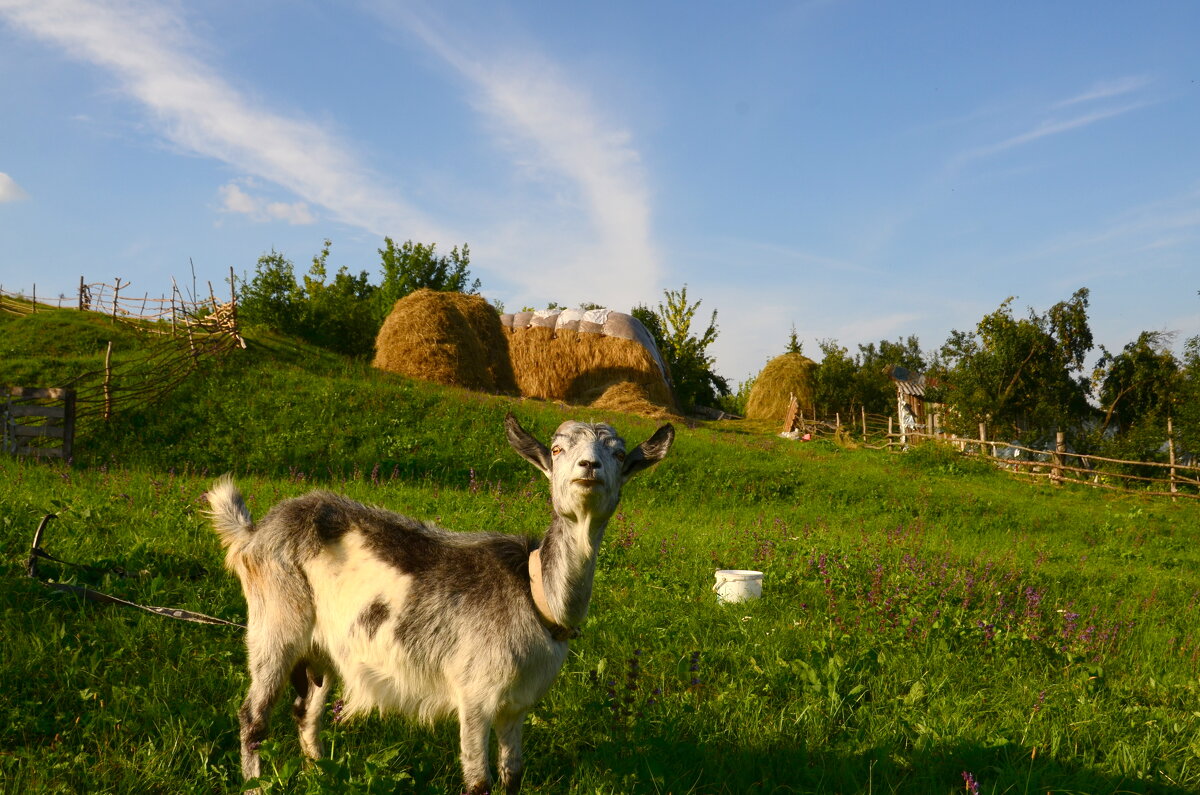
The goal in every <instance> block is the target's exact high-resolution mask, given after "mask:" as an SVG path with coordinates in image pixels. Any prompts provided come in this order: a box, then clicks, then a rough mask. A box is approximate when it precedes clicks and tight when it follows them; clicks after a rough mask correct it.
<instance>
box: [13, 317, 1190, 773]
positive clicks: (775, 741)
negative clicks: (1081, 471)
mask: <svg viewBox="0 0 1200 795" xmlns="http://www.w3.org/2000/svg"><path fill="white" fill-rule="evenodd" d="M64 312H65V311H64ZM47 314H48V315H53V314H55V313H47ZM78 317H79V316H78V315H73V316H72V317H70V318H59V319H57V320H55V321H54V323H48V321H47V320H45V319H43V320H42V321H34V322H43V323H47V325H46V326H45V327H38V328H37V329H35V330H34V331H30V328H29V327H28V326H22V325H20V324H24V323H26V322H28V321H29V319H28V318H18V319H7V318H5V319H0V334H2V335H3V336H4V340H5V341H4V344H3V345H2V346H0V348H2V350H0V352H3V353H4V354H5V357H4V358H3V359H0V382H2V381H10V382H11V381H13V380H17V379H19V382H20V383H22V384H23V385H34V384H33V383H31V380H32V379H48V378H52V377H56V375H57V374H60V373H61V372H62V371H63V369H64V364H63V362H64V361H66V360H67V359H68V358H70V360H71V361H72V362H75V363H76V365H77V366H79V367H81V368H82V367H85V365H86V362H87V361H89V357H92V356H93V355H94V354H95V352H94V351H93V350H92V349H91V347H89V346H93V345H99V346H103V344H104V339H103V337H104V334H103V329H92V332H93V333H92V335H91V336H90V337H85V336H80V335H78V334H77V335H75V336H72V337H71V340H73V341H71V340H64V341H61V342H56V343H55V346H52V347H53V349H54V350H60V354H59V356H58V358H54V357H50V358H47V357H44V356H42V355H41V353H34V352H35V351H39V348H37V347H36V346H35V343H36V344H40V343H41V342H43V341H44V340H45V339H46V337H47V335H48V334H50V333H51V332H49V331H47V330H46V329H47V328H49V327H50V326H53V325H56V324H57V325H60V326H62V327H65V328H76V326H77V324H78V323H80V322H82V321H79V320H78V319H77V318H78ZM72 333H74V332H72ZM26 339H28V340H30V342H29V343H28V344H29V346H30V347H27V348H25V347H21V345H22V344H24V343H22V342H20V341H22V340H26ZM88 340H91V341H90V342H88ZM128 344H130V345H136V341H133V340H131V341H129V342H128ZM102 350H103V349H102V348H101V354H102ZM37 385H47V384H44V383H39V384H37ZM508 410H513V411H514V412H515V413H517V415H518V416H519V418H520V419H521V421H522V423H523V424H525V426H526V427H528V428H530V429H531V430H533V431H534V432H535V433H536V434H537V435H539V436H542V437H545V436H547V435H548V433H549V431H550V430H552V429H553V428H554V427H555V426H556V425H557V424H558V422H560V421H561V420H562V419H563V418H565V417H581V418H588V419H592V418H595V419H607V420H610V421H612V422H614V424H616V425H617V427H618V428H619V429H620V430H621V431H622V432H623V433H624V434H625V436H626V437H627V438H628V439H630V440H631V441H640V439H641V438H644V437H645V436H648V435H649V434H650V433H651V432H652V431H653V429H654V427H655V424H654V423H651V422H649V421H646V420H642V419H639V418H635V417H626V416H620V415H612V414H608V413H605V412H592V411H589V410H586V409H571V408H563V407H558V406H554V405H550V404H544V403H539V402H534V401H525V402H514V401H510V400H506V399H500V398H491V397H487V396H481V395H476V394H470V393H465V392H460V391H457V390H452V389H445V388H439V387H431V386H428V385H424V384H419V383H416V382H412V381H408V380H405V379H401V378H398V377H394V376H388V375H385V374H381V373H376V372H374V371H371V370H370V369H369V368H368V367H366V366H365V365H362V364H359V363H355V362H350V361H346V360H342V359H339V358H336V357H332V356H329V355H328V354H322V353H320V352H318V351H315V350H313V349H309V348H306V347H304V346H301V345H298V344H296V343H294V342H292V341H289V340H285V339H279V338H275V337H270V336H260V337H257V338H252V339H251V346H250V349H249V350H248V351H246V352H240V353H236V354H233V355H231V356H230V357H228V358H226V359H225V360H224V361H223V362H221V363H210V364H208V365H205V366H204V367H202V369H201V370H200V371H198V373H197V374H196V376H195V377H193V378H192V379H191V380H190V381H188V382H187V383H186V384H185V385H184V386H183V387H182V388H181V389H179V390H178V391H177V392H176V393H175V394H174V395H173V396H172V397H170V398H169V399H168V400H167V401H165V402H164V403H161V404H159V405H157V406H155V407H152V408H149V409H142V410H138V411H135V412H127V413H125V414H124V415H119V416H118V417H117V418H116V419H115V420H114V421H113V422H111V423H109V424H108V425H107V426H100V425H98V424H97V425H92V426H90V427H85V428H84V429H83V435H82V437H81V438H80V440H79V441H78V442H77V451H78V460H77V462H76V464H75V466H73V467H66V466H63V465H60V464H47V463H40V464H39V463H29V462H24V461H16V460H12V459H7V458H0V542H2V543H3V548H4V550H5V554H4V563H3V579H2V580H0V589H2V593H3V597H2V598H0V605H2V608H0V609H2V616H3V618H2V624H0V636H2V637H3V638H4V654H3V655H0V692H3V693H4V695H5V698H4V700H3V704H2V706H0V710H2V711H0V738H2V740H0V788H2V789H3V791H5V792H13V793H17V792H21V793H26V792H172V793H173V792H225V791H237V789H238V788H239V787H240V781H239V780H238V762H237V720H236V711H237V707H238V705H239V704H240V701H241V698H242V697H243V695H244V689H245V686H246V675H245V672H244V650H243V647H242V644H241V639H240V637H239V632H238V631H237V630H233V629H229V628H226V627H219V626H207V625H197V624H189V623H184V622H176V621H170V620H166V619H163V618H159V617H156V616H152V615H149V614H145V613H142V612H139V611H133V610H127V609H121V608H116V607H113V606H105V605H98V604H94V603H88V602H84V601H82V600H81V599H79V598H78V597H76V596H74V595H70V594H63V593H59V592H54V591H51V590H49V589H47V588H45V587H44V586H42V585H40V584H38V583H36V582H34V581H32V580H29V579H28V578H26V577H25V576H24V566H25V560H26V557H27V555H28V551H29V544H30V540H31V538H32V535H33V531H34V528H35V527H36V526H37V523H38V521H39V519H40V518H41V517H42V516H43V515H44V514H46V513H51V512H53V513H55V514H57V515H58V519H56V520H53V521H52V522H51V523H50V525H49V529H48V531H47V537H46V539H45V540H44V542H43V546H44V547H45V548H46V549H47V550H48V551H50V552H52V553H53V554H55V555H58V556H60V557H62V558H65V559H67V560H72V561H79V562H86V563H89V564H93V565H96V566H113V565H119V566H120V567H123V569H124V570H126V571H127V572H129V574H128V576H124V577H122V576H118V575H116V574H114V573H111V572H106V573H102V572H96V571H90V570H78V569H69V568H63V567H60V566H58V565H57V564H53V563H42V564H41V569H42V572H43V574H44V575H45V576H49V577H54V578H56V579H62V580H64V581H68V582H76V583H84V584H89V585H92V586H94V587H96V588H98V589H100V590H102V591H106V592H108V593H113V594H116V595H119V596H122V597H125V598H129V599H132V600H135V601H138V602H141V603H143V604H152V605H168V606H174V607H182V608H186V609H190V610H196V611H200V612H204V613H209V614H212V615H216V616H219V617H223V618H227V619H230V620H234V621H238V620H241V619H242V618H244V605H243V602H242V598H241V593H240V589H239V587H238V585H237V583H236V581H235V580H234V579H233V577H232V576H231V575H229V574H227V573H226V572H224V571H223V570H222V568H221V555H220V551H219V547H218V544H217V541H216V538H215V536H214V534H213V533H212V531H211V530H210V529H209V527H208V525H207V523H206V521H205V520H204V518H203V517H202V515H201V514H200V509H201V508H202V507H203V505H204V502H203V493H204V491H205V490H206V488H207V487H208V485H209V484H210V483H211V482H212V480H213V479H214V477H215V476H216V475H218V474H220V473H222V472H226V471H232V472H234V473H235V474H236V476H237V478H238V480H239V482H240V483H241V484H242V485H243V488H244V489H245V491H246V493H247V496H248V501H249V504H250V507H251V510H252V511H253V512H254V514H255V515H256V516H259V515H261V514H262V513H263V512H264V511H265V510H266V509H267V508H268V507H270V506H271V505H272V504H273V503H274V502H276V501H277V500H279V499H281V498H283V497H287V496H292V495H296V494H300V493H303V492H304V491H306V490H307V489H309V488H311V487H313V486H314V485H319V486H323V487H331V488H334V489H336V490H339V491H342V492H345V493H347V494H349V495H350V496H352V497H354V498H357V499H361V500H363V501H367V502H371V503H375V504H380V505H383V506H386V507H389V508H392V509H396V510H400V511H404V512H407V513H411V514H413V515H416V516H419V517H422V518H427V519H433V520H436V521H438V522H440V523H442V524H444V525H446V526H448V527H452V528H456V529H464V530H469V529H481V528H485V527H497V526H498V527H501V528H502V529H504V530H506V531H511V532H521V533H530V532H539V531H540V529H541V528H543V527H544V526H545V524H546V523H547V522H548V519H549V514H548V510H549V507H548V496H547V489H546V485H545V482H544V480H543V479H541V478H540V476H539V477H538V478H535V477H534V474H535V473H534V471H533V470H532V469H531V468H529V467H528V465H527V464H525V463H524V462H522V461H521V460H520V459H519V458H518V457H517V456H516V454H515V453H512V452H511V451H510V450H509V449H508V447H507V444H506V443H505V442H504V439H503V433H502V428H501V420H502V417H503V415H504V413H505V412H506V411H508ZM1198 526H1200V506H1197V505H1195V504H1194V503H1191V502H1183V501H1181V502H1180V503H1172V502H1170V501H1169V500H1153V501H1152V500H1150V499H1146V498H1139V497H1137V496H1120V495H1108V494H1098V493H1095V492H1091V491H1082V490H1075V489H1072V488H1061V489H1054V488H1051V487H1049V486H1037V485H1029V484H1025V483H1020V482H1016V481H1013V480H1010V479H1009V478H1007V477H1005V476H1004V475H1002V474H1001V473H998V472H996V471H994V470H992V469H991V468H990V467H989V466H988V465H987V464H984V463H979V462H974V461H970V460H966V459H963V458H960V457H958V456H956V455H955V454H953V453H952V452H950V451H947V450H943V449H941V448H937V447H923V448H918V449H916V450H913V451H911V452H909V453H906V454H903V455H894V454H887V453H882V452H876V451H871V450H865V449H846V448H843V447H839V446H837V445H835V444H833V443H829V442H815V443H809V444H800V443H793V442H786V441H784V440H778V439H775V438H772V437H771V436H770V435H769V434H766V433H763V432H761V430H760V429H757V428H754V427H744V426H742V425H740V424H736V423H729V424H722V425H717V424H713V425H710V426H707V427H700V428H685V427H682V426H680V427H679V436H678V442H677V444H676V446H675V448H674V449H673V450H672V452H671V454H670V455H669V456H668V458H667V459H666V460H665V461H664V462H663V463H662V464H661V465H659V466H658V467H656V468H655V469H653V470H651V471H650V472H649V473H647V474H645V475H643V476H642V477H640V478H639V479H637V480H635V481H633V482H632V483H631V484H630V486H629V488H628V489H627V491H626V495H625V498H624V500H623V502H622V505H621V508H620V511H619V513H618V515H617V516H616V517H615V518H614V520H613V522H612V523H611V524H610V527H609V530H608V534H607V536H606V540H605V545H604V547H603V549H602V550H601V554H600V563H599V571H598V575H597V585H596V591H595V598H594V600H593V604H592V612H591V615H590V617H589V620H588V623H587V625H586V626H585V628H584V636H583V637H582V638H581V639H580V640H578V641H574V642H573V643H572V647H571V654H570V656H569V658H568V660H567V663H566V665H565V666H564V668H563V670H562V672H561V674H560V675H559V679H558V681H557V683H556V684H555V686H554V688H553V689H552V690H551V692H550V693H549V695H548V696H547V697H546V698H545V699H544V700H543V701H542V702H541V703H540V704H539V705H538V706H537V707H536V708H535V710H534V711H533V713H532V714H531V717H530V718H529V720H528V722H527V728H526V759H527V772H526V777H525V787H524V791H525V792H529V793H626V792H628V793H642V792H646V793H667V792H671V793H786V792H796V793H800V792H845V793H852V792H911V793H951V792H970V791H973V790H972V787H976V788H977V790H978V792H981V793H993V792H994V793H1045V792H1056V793H1060V792H1079V793H1110V792H1146V793H1151V792H1152V793H1190V792H1196V791H1200V700H1198V691H1200V566H1198V565H1197V564H1198V563H1200V550H1198V548H1197V543H1196V538H1197V528H1198ZM717 568H755V569H760V570H762V571H764V572H765V579H764V591H763V598H762V599H761V600H759V601H756V602H752V603H746V604H742V605H726V606H722V605H718V604H717V603H716V600H715V598H714V595H713V593H712V591H711V586H712V583H713V571H714V570H715V569H717ZM275 729H276V731H275V733H274V739H273V740H272V741H271V742H269V743H268V745H267V751H268V755H269V762H268V767H269V768H270V770H271V773H270V781H269V786H268V789H271V790H274V791H279V792H393V791H395V792H447V793H453V792H458V791H459V787H460V782H459V774H458V770H457V760H456V758H455V757H456V749H457V731H456V729H455V727H454V726H453V725H452V724H446V725H442V726H439V727H437V728H435V729H432V730H431V729H427V728H423V727H419V726H414V725H412V724H410V723H408V722H407V721H405V720H403V719H401V718H396V717H388V718H379V717H373V718H371V719H369V720H366V721H363V722H357V723H350V724H345V725H343V724H329V728H328V729H327V735H328V736H327V738H326V745H327V747H328V748H330V749H331V754H330V758H329V759H328V760H326V761H325V762H324V763H322V764H321V765H319V766H316V767H312V768H308V769H305V768H303V767H302V766H301V765H300V764H299V751H298V744H297V742H296V738H295V732H294V730H293V728H292V726H291V720H290V718H289V717H288V716H287V714H286V708H285V707H283V706H282V705H281V706H280V709H279V711H278V713H277V718H276V723H275Z"/></svg>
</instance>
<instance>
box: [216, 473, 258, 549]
mask: <svg viewBox="0 0 1200 795" xmlns="http://www.w3.org/2000/svg"><path fill="white" fill-rule="evenodd" d="M208 504H209V511H208V515H209V518H210V519H212V523H213V529H215V530H216V531H217V535H218V536H220V537H221V546H223V547H225V549H226V550H227V554H226V557H225V565H226V566H228V567H229V568H231V569H233V568H234V565H233V564H234V563H235V562H236V561H237V560H238V559H239V558H241V555H242V548H243V547H244V546H245V545H246V542H248V541H249V540H250V534H251V533H252V532H253V531H254V520H253V519H251V518H250V509H249V508H247V507H246V501H245V500H244V499H242V492H241V491H239V490H238V487H237V486H235V485H234V484H233V478H232V477H230V476H229V475H223V476H221V478H219V479H218V480H217V482H216V483H214V484H213V486H212V488H211V489H209V490H208Z"/></svg>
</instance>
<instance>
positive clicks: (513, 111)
mask: <svg viewBox="0 0 1200 795" xmlns="http://www.w3.org/2000/svg"><path fill="white" fill-rule="evenodd" d="M377 8H378V13H379V15H380V16H381V18H383V19H385V20H387V21H388V22H389V23H390V24H392V25H394V26H397V27H399V28H402V29H404V30H406V31H408V32H410V33H412V34H414V35H415V36H416V37H417V38H418V39H419V40H420V41H421V42H422V43H423V44H424V45H425V46H426V47H427V48H428V49H429V50H430V51H431V52H433V53H434V54H436V55H437V56H438V57H439V58H440V59H442V60H443V61H444V62H445V63H446V64H448V65H449V66H450V67H451V68H452V69H453V70H454V71H455V72H456V73H457V74H458V75H459V76H460V77H461V78H463V79H465V81H466V82H467V84H468V85H469V87H470V90H471V93H472V104H473V106H474V108H475V109H476V110H477V111H478V112H479V113H480V114H482V115H483V116H484V117H485V118H486V119H487V122H488V128H489V130H490V131H492V132H494V133H495V134H496V135H497V141H498V142H499V143H500V144H501V145H502V146H503V147H505V148H506V149H507V150H508V151H509V152H510V156H511V157H512V161H513V163H514V165H516V166H517V167H518V168H520V169H521V170H522V172H523V173H525V174H527V175H533V176H535V177H539V178H545V179H547V180H550V181H554V180H558V181H560V182H565V185H566V187H567V190H566V191H565V193H566V195H567V198H566V199H565V201H560V202H559V203H558V206H557V209H559V210H562V209H563V207H564V204H569V205H570V208H569V209H570V210H571V211H572V212H573V213H575V214H578V213H579V212H580V209H582V213H583V215H582V218H581V219H576V220H575V221H568V224H570V225H574V224H577V223H578V222H579V221H580V220H581V221H582V222H583V223H584V224H586V227H590V233H591V234H590V235H588V237H589V238H591V239H590V240H585V241H576V243H575V245H574V246H572V247H571V248H568V249H567V250H566V252H564V251H562V250H560V251H558V252H555V254H554V255H553V256H556V257H557V258H558V261H557V262H556V263H554V264H555V267H553V268H548V267H546V265H549V264H550V263H548V262H543V263H542V265H541V266H540V267H537V268H536V269H533V270H529V271H528V272H526V273H524V274H514V275H515V276H517V278H518V279H520V280H522V281H525V282H526V283H530V282H531V281H536V282H537V283H538V284H539V285H540V288H541V290H542V291H545V290H546V289H547V288H549V289H550V290H551V291H553V290H555V289H557V288H556V287H555V284H556V283H558V284H562V285H564V286H565V285H567V284H570V285H571V286H572V288H573V289H574V290H576V291H578V292H580V293H582V294H584V295H588V296H593V295H594V296H596V297H595V298H589V300H602V301H604V300H606V301H609V302H613V301H614V300H616V301H619V300H621V299H622V298H624V297H627V296H630V295H633V296H646V295H649V294H652V292H653V289H654V287H655V286H656V282H657V277H658V273H659V263H660V258H659V254H658V252H657V251H656V249H655V246H654V243H653V239H652V233H651V214H652V211H651V197H650V189H649V187H648V186H647V179H646V175H645V173H644V169H643V167H642V163H641V158H640V154H639V152H638V150H637V148H636V146H635V145H634V142H633V138H632V135H631V134H630V133H629V131H628V130H627V129H625V128H624V126H623V125H622V124H621V123H620V122H619V121H615V120H614V119H613V118H611V116H609V115H606V114H605V113H604V112H603V111H602V110H600V109H599V108H598V107H597V106H596V104H595V102H594V100H593V99H592V97H591V96H590V95H589V94H588V92H586V91H584V90H583V89H581V88H579V87H578V86H577V85H576V84H574V83H573V82H572V81H571V80H570V79H569V78H568V77H566V76H564V75H563V73H562V70H561V69H560V68H559V66H558V65H557V64H556V63H554V62H552V61H549V60H548V59H546V58H545V57H542V56H539V55H537V54H536V53H535V52H533V51H532V48H530V47H525V48H521V49H520V50H519V51H518V50H516V49H510V50H507V51H504V52H496V49H495V47H494V46H491V44H490V42H488V41H486V37H484V36H481V37H479V40H470V37H469V36H468V37H467V38H468V40H469V43H468V44H464V41H463V39H464V33H463V31H462V30H461V29H459V28H457V27H456V28H455V33H454V36H453V37H451V36H449V35H447V34H444V33H443V32H442V31H443V25H442V23H440V22H439V21H438V20H437V19H436V18H434V17H432V16H429V15H426V14H418V13H415V12H414V11H413V10H412V8H411V7H408V8H406V9H405V10H403V11H397V10H396V9H395V8H394V7H391V6H383V5H379V6H377ZM551 192H552V191H551ZM581 243H582V244H583V245H581ZM572 249H574V250H573V251H572ZM564 253H566V254H567V257H566V260H567V261H565V262H564V261H563V256H562V255H563V254H564ZM540 256H541V257H543V258H544V257H547V256H552V255H551V254H550V252H546V251H544V252H541V254H540ZM606 296H607V298H606Z"/></svg>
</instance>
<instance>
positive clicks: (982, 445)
mask: <svg viewBox="0 0 1200 795" xmlns="http://www.w3.org/2000/svg"><path fill="white" fill-rule="evenodd" d="M993 452H995V448H993ZM979 454H980V455H987V425H986V424H985V423H982V422H981V423H979Z"/></svg>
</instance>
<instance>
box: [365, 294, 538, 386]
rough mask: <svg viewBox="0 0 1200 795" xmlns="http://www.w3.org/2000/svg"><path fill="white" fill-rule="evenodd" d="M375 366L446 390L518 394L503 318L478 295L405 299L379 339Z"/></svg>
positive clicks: (437, 295)
mask: <svg viewBox="0 0 1200 795" xmlns="http://www.w3.org/2000/svg"><path fill="white" fill-rule="evenodd" d="M374 365H375V366H376V367H378V368H379V369H381V370H387V371H389V372H393V373H400V374H401V375H406V376H409V377H410V378H420V379H423V380H425V381H434V382H436V383H439V384H446V385H447V386H460V387H465V388H467V389H476V390H482V391H486V392H501V393H509V394H512V393H515V392H516V391H517V385H516V381H515V380H514V379H513V372H512V365H511V363H510V362H509V358H508V346H507V339H506V335H505V333H504V329H503V326H502V325H501V323H500V315H499V314H498V313H497V312H496V309H495V308H494V307H493V306H492V305H491V304H489V303H488V302H487V301H486V300H485V299H484V298H482V297H481V296H478V295H464V294H462V293H445V292H437V291H434V290H417V291H416V292H414V293H411V294H409V295H407V296H405V297H404V298H401V299H400V300H399V301H397V302H396V305H395V306H394V307H392V311H391V314H389V315H388V316H387V319H386V320H384V322H383V327H382V328H380V329H379V334H378V336H377V337H376V338H375V361H374Z"/></svg>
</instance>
